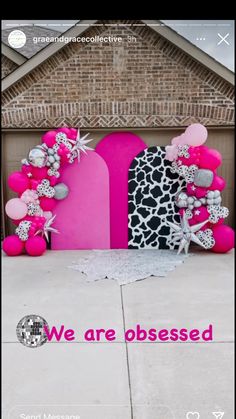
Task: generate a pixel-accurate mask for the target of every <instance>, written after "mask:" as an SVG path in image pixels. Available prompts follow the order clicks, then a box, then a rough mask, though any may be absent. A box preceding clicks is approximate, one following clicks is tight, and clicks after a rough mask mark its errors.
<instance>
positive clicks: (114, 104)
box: [2, 26, 234, 128]
mask: <svg viewBox="0 0 236 419" xmlns="http://www.w3.org/2000/svg"><path fill="white" fill-rule="evenodd" d="M86 35H87V36H94V35H116V36H121V37H122V38H123V42H122V43H121V44H114V43H110V44H101V43H98V44H92V43H89V44H80V43H70V44H68V45H66V46H65V47H64V48H63V49H62V50H60V51H59V52H57V53H56V54H54V56H52V57H51V58H49V59H48V60H47V61H45V62H44V63H42V64H41V65H40V66H38V67H37V68H36V69H35V70H33V71H32V72H31V73H30V74H28V75H27V76H25V77H24V78H23V79H22V80H20V81H19V82H17V83H15V85H13V86H12V87H10V88H9V89H8V90H7V91H6V92H5V93H4V94H3V113H2V115H3V121H2V124H3V127H22V128H25V127H26V128H27V127H39V128H48V127H53V126H62V125H71V126H81V127H158V126H181V125H187V124H189V123H192V122H201V123H203V124H205V125H209V126H210V125H233V124H234V98H233V95H234V89H233V87H232V86H231V85H230V84H229V83H227V82H226V81H225V80H223V79H221V78H220V77H219V76H217V75H216V74H214V73H213V72H211V71H210V70H208V69H206V68H205V67H204V66H203V65H201V64H199V63H197V62H196V61H194V60H193V59H192V58H191V57H189V56H188V55H186V54H185V53H184V52H182V51H181V50H179V49H178V48H177V47H176V46H174V45H172V44H171V43H170V42H169V41H167V40H165V39H164V38H162V37H161V36H159V35H158V34H157V33H155V32H154V31H153V30H152V29H150V28H148V27H146V26H145V27H142V26H135V27H133V26H121V27H119V28H118V27H110V28H109V27H104V26H100V27H93V28H90V29H88V30H87V31H86ZM129 36H134V37H135V38H136V42H135V41H134V40H133V42H128V37H129Z"/></svg>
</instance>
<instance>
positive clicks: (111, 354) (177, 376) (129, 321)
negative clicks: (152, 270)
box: [2, 251, 234, 419]
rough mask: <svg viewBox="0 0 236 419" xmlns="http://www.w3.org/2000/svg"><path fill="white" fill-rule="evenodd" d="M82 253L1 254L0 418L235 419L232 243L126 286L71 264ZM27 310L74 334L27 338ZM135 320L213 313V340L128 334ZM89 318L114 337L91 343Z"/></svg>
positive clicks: (179, 321) (202, 320)
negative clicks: (38, 342)
mask: <svg viewBox="0 0 236 419" xmlns="http://www.w3.org/2000/svg"><path fill="white" fill-rule="evenodd" d="M76 254H78V253H77V252H76V251H63V252H59V251H58V252H56V251H49V252H47V254H46V255H45V256H43V257H40V258H30V257H27V256H22V257H17V258H10V257H6V256H3V284H2V287H3V300H2V301H3V325H2V338H3V363H2V365H3V415H2V417H3V419H16V418H18V419H49V418H50V419H64V418H66V415H68V418H66V419H79V418H80V419H173V418H175V419H185V418H187V419H199V418H200V419H208V418H209V419H210V418H214V417H216V416H214V415H213V414H212V412H217V411H222V412H225V414H224V419H232V418H233V417H234V416H233V343H232V341H233V293H234V291H233V290H234V288H233V276H234V275H233V253H232V252H231V253H229V254H225V255H216V254H213V253H208V252H205V251H199V252H198V253H196V254H194V255H193V256H190V257H189V258H188V259H187V260H185V262H184V263H183V264H182V265H180V266H178V267H177V268H176V269H175V271H173V272H171V273H169V274H168V276H167V277H166V278H156V277H150V278H147V279H145V280H143V281H139V282H136V283H133V284H129V285H125V286H122V287H119V285H117V283H116V282H115V281H111V280H102V281H98V282H95V283H87V282H86V281H85V277H84V275H82V274H80V273H79V272H76V271H73V270H71V269H68V268H67V266H68V265H70V264H71V262H72V261H74V260H76ZM27 314H39V315H41V316H43V317H44V318H45V319H46V320H47V321H48V323H49V325H50V326H51V325H53V324H54V325H57V326H60V325H61V324H64V325H65V327H68V328H73V329H75V330H76V334H77V338H76V341H74V342H72V343H66V342H65V341H62V342H60V343H53V342H50V343H47V344H45V345H44V346H42V347H40V348H37V349H29V348H26V347H24V346H23V345H21V344H20V343H19V342H18V341H17V338H16V333H15V329H16V324H17V323H18V321H19V320H20V319H21V318H22V317H23V316H25V315H27ZM138 323H139V324H140V325H141V326H142V327H143V328H146V329H150V328H153V327H154V328H157V329H162V328H169V329H170V328H173V327H176V328H178V327H179V328H181V327H182V328H183V327H185V328H199V329H201V330H202V329H204V328H206V327H207V326H208V325H209V324H210V323H211V324H212V325H213V330H214V335H213V337H214V341H213V342H211V343H203V342H200V343H199V342H198V343H151V342H149V343H143V342H139V343H125V342H124V329H126V330H127V329H128V328H132V327H135V325H136V324H138ZM88 328H104V329H108V328H112V329H115V330H116V335H117V339H116V341H115V342H112V343H108V342H105V341H104V340H103V341H102V342H100V343H85V342H84V341H83V336H82V335H83V331H85V330H86V329H88ZM187 412H195V413H192V414H190V413H189V414H188V413H187ZM196 412H199V414H197V413H196ZM49 414H51V415H61V417H59V416H54V417H53V416H49ZM26 415H29V416H28V417H27V416H26ZM63 415H64V418H63ZM69 415H71V417H70V416H69ZM76 415H77V416H76Z"/></svg>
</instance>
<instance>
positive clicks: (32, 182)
mask: <svg viewBox="0 0 236 419" xmlns="http://www.w3.org/2000/svg"><path fill="white" fill-rule="evenodd" d="M39 184H40V180H36V179H30V187H31V189H34V190H36V189H37V187H38V185H39Z"/></svg>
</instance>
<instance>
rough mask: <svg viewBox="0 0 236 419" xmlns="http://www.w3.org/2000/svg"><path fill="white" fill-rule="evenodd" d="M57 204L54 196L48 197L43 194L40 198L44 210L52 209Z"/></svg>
mask: <svg viewBox="0 0 236 419" xmlns="http://www.w3.org/2000/svg"><path fill="white" fill-rule="evenodd" d="M55 205H56V200H55V199H54V198H47V197H46V196H43V197H42V198H40V207H41V208H42V210H43V211H52V210H53V208H54V207H55Z"/></svg>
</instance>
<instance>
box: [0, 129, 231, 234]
mask: <svg viewBox="0 0 236 419" xmlns="http://www.w3.org/2000/svg"><path fill="white" fill-rule="evenodd" d="M88 131H89V132H90V133H91V138H93V139H94V142H93V145H94V146H95V145H96V144H97V143H98V141H99V140H101V139H102V138H103V136H105V135H107V134H108V133H110V132H113V131H114V130H102V129H101V130H88ZM118 131H119V130H118ZM122 131H124V129H123V130H122ZM125 131H132V132H133V133H134V134H136V135H138V136H140V137H141V138H142V139H143V140H144V141H145V142H146V144H147V145H148V146H151V145H167V144H170V140H171V138H173V137H175V136H176V135H179V134H180V133H181V132H183V129H182V128H180V129H179V128H178V129H171V128H166V129H164V128H161V129H145V128H144V129H140V130H133V129H132V130H128V129H126V130H125ZM43 132H44V131H22V130H21V131H17V132H16V131H6V132H4V133H3V141H2V148H3V150H2V159H3V162H2V183H3V185H2V199H3V202H4V204H5V203H6V201H7V200H8V199H10V198H12V197H14V196H15V194H14V193H13V192H12V191H10V190H9V189H8V188H7V186H6V179H7V177H8V176H9V174H10V173H11V172H13V171H15V170H19V169H20V162H21V160H22V159H23V158H25V157H26V156H27V153H28V151H29V149H30V148H32V147H33V146H34V145H36V144H39V143H40V142H41V136H42V134H43ZM208 132H209V137H208V140H207V146H208V147H211V148H216V149H218V150H219V151H220V153H221V154H222V156H223V165H222V166H221V167H220V168H219V170H218V174H219V175H221V176H223V177H224V178H225V179H226V181H227V187H226V189H225V190H224V191H223V194H222V195H223V205H225V206H226V207H228V208H229V209H230V215H229V217H228V218H227V224H229V225H231V226H232V227H233V221H234V196H233V195H234V190H233V188H234V185H233V180H234V131H233V129H231V128H210V129H209V130H208ZM2 208H4V205H2ZM2 231H3V235H6V234H12V233H13V231H14V226H13V225H12V223H11V221H10V220H9V219H7V218H6V217H5V216H4V214H3V211H2Z"/></svg>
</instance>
